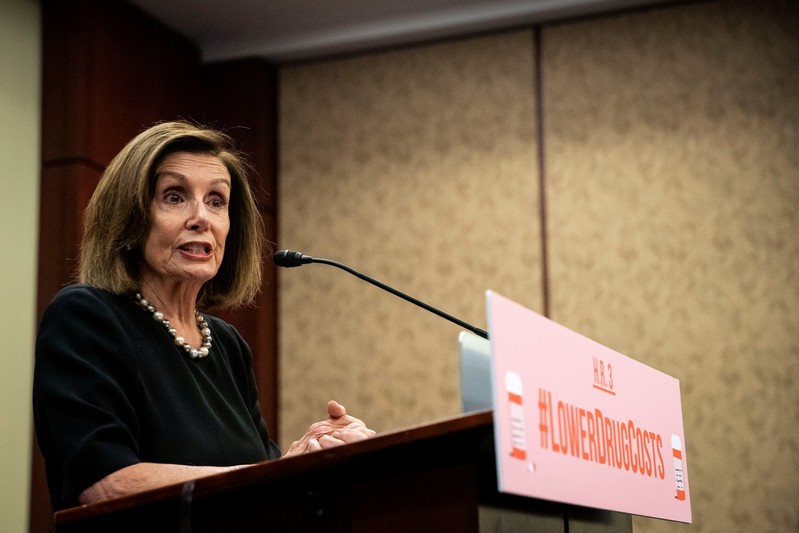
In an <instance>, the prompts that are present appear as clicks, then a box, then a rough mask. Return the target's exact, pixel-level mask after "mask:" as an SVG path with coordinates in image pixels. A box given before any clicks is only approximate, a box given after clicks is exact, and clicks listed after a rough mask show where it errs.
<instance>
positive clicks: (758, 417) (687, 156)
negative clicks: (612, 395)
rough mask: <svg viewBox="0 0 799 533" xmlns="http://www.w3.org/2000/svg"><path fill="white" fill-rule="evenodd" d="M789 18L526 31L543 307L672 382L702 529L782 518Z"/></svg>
mask: <svg viewBox="0 0 799 533" xmlns="http://www.w3.org/2000/svg"><path fill="white" fill-rule="evenodd" d="M798 17H799V10H798V9H797V7H796V4H795V3H789V2H766V3H756V4H755V3H750V2H711V3H705V4H699V5H691V6H682V7H673V8H667V9H657V10H653V11H649V12H643V13H638V14H628V15H623V16H614V17H605V18H602V19H597V20H589V21H581V22H576V23H564V24H561V25H554V26H552V27H549V28H547V29H546V30H545V31H544V34H543V45H542V46H543V57H544V72H543V80H544V95H543V97H544V109H545V117H546V118H545V121H546V124H547V125H548V128H547V134H546V146H547V148H548V151H547V162H548V167H547V178H548V179H547V190H548V196H547V199H548V206H549V208H550V211H549V212H550V218H549V219H548V224H549V228H550V240H549V241H550V252H551V254H550V257H551V263H550V274H551V278H550V281H551V290H552V314H553V318H554V319H555V320H557V321H559V322H561V323H563V324H564V325H567V326H569V327H571V328H573V329H575V330H577V331H580V332H581V333H584V334H586V335H587V336H589V337H592V338H594V339H596V340H598V341H600V342H603V343H604V344H606V345H608V346H610V347H612V348H614V349H617V350H619V351H621V352H623V353H626V354H629V355H630V356H632V357H635V358H636V359H638V360H640V361H642V362H644V363H646V364H649V365H651V366H654V367H656V368H659V369H661V370H663V371H665V372H667V373H669V374H671V375H673V376H675V377H677V378H679V379H680V380H681V387H682V394H683V411H684V413H685V424H686V427H685V431H686V440H687V450H688V454H687V459H688V463H687V465H688V469H689V472H690V476H691V477H690V480H691V489H692V502H693V510H694V517H695V529H696V530H699V531H732V530H768V531H788V530H790V529H792V528H795V527H796V525H797V524H798V523H799V515H798V514H797V510H796V505H795V502H796V501H799V483H797V481H796V480H797V479H799V458H797V455H796V453H795V450H796V449H797V447H799V434H797V432H796V428H795V421H796V420H797V418H798V417H799V407H797V405H799V404H797V401H796V400H797V398H799V380H797V377H799V337H797V333H796V332H797V331H799V318H798V317H799V276H798V275H797V273H799V239H797V235H799V210H797V209H796V206H797V205H799V165H798V164H797V163H799V159H798V158H797V150H796V146H799V130H797V124H799V101H798V100H797V96H796V95H797V94H799V75H797V73H796V72H797V70H796V68H795V67H796V65H799V38H798V37H797V35H799V34H798V33H797V21H798V20H799V18H798ZM789 421H793V422H789ZM792 450H793V452H792ZM635 527H636V530H637V531H667V530H668V531H670V530H672V529H675V528H679V527H680V526H678V525H676V524H671V523H667V522H656V521H649V520H643V519H636V525H635Z"/></svg>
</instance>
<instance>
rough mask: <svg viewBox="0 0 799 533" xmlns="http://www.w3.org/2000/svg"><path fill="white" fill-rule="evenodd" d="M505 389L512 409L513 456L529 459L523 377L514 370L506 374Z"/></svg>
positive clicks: (522, 459) (511, 434)
mask: <svg viewBox="0 0 799 533" xmlns="http://www.w3.org/2000/svg"><path fill="white" fill-rule="evenodd" d="M505 390H506V391H507V392H508V408H509V411H510V436H511V447H512V450H511V457H515V458H516V459H519V460H521V461H524V460H526V459H527V442H526V438H525V432H524V401H523V396H522V378H521V377H520V376H519V374H517V373H516V372H513V371H510V370H509V371H508V372H507V373H506V374H505Z"/></svg>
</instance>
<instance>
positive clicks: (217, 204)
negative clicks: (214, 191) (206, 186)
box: [209, 196, 227, 209]
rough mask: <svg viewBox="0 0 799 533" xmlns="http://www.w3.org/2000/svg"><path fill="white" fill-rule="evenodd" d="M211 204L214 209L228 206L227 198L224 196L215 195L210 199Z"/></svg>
mask: <svg viewBox="0 0 799 533" xmlns="http://www.w3.org/2000/svg"><path fill="white" fill-rule="evenodd" d="M209 204H210V206H211V207H213V208H214V209H222V208H224V207H225V206H227V199H226V198H225V197H223V196H213V197H212V198H211V200H210V201H209Z"/></svg>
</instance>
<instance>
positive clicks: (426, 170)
mask: <svg viewBox="0 0 799 533" xmlns="http://www.w3.org/2000/svg"><path fill="white" fill-rule="evenodd" d="M532 46H533V45H532V37H531V33H530V32H521V33H515V34H510V35H503V36H500V37H489V38H481V39H474V40H466V41H461V42H457V43H448V44H440V45H436V46H429V47H423V48H415V49H409V50H402V51H397V52H391V53H385V54H379V55H370V56H366V57H359V58H354V59H347V60H340V61H334V62H328V63H321V64H315V65H310V66H299V67H294V68H288V69H286V70H284V71H283V72H282V75H281V80H280V81H281V92H280V98H281V106H280V107H281V109H280V121H281V128H280V137H281V145H280V192H279V194H280V199H281V202H280V224H281V233H280V236H279V239H278V247H280V248H292V249H296V250H301V251H304V252H306V253H308V254H311V255H314V256H317V257H326V258H329V259H334V260H339V261H342V262H344V263H347V264H349V265H350V266H352V267H353V268H356V269H357V270H360V271H362V272H364V273H366V274H369V275H371V276H373V277H375V278H377V279H379V280H381V281H383V282H385V283H387V284H389V285H392V286H393V287H395V288H397V289H399V290H402V291H404V292H407V293H409V294H412V295H415V296H417V297H419V298H421V299H423V300H425V301H427V302H428V303H430V304H431V305H434V306H438V307H441V308H443V309H445V310H446V311H448V312H450V313H452V314H454V315H456V316H458V317H460V318H462V319H464V320H466V321H467V322H470V323H473V324H475V325H477V326H478V327H485V323H486V319H485V304H484V295H483V293H484V291H485V289H486V288H488V287H491V288H494V289H496V290H498V291H500V292H504V293H507V294H513V295H514V296H515V297H517V298H518V299H519V300H520V301H522V302H523V303H524V304H525V305H527V306H530V307H532V308H539V307H540V301H541V289H540V287H541V282H540V278H541V274H540V263H541V262H540V243H539V233H540V230H539V227H538V224H537V223H536V221H535V220H532V221H531V220H530V217H529V216H528V213H529V212H531V211H534V210H535V209H536V208H537V205H538V189H537V186H536V183H537V182H536V181H535V176H536V172H535V168H536V158H535V121H534V119H533V115H534V114H533V93H532V91H531V80H532V77H533V74H532V62H531V61H530V56H531V49H532ZM280 294H281V296H280V316H281V322H280V350H281V351H280V354H281V359H280V364H281V367H280V373H281V374H280V399H281V421H282V428H281V432H280V434H281V442H282V443H283V445H284V446H285V445H286V444H287V443H289V442H291V440H292V439H294V438H296V437H298V436H299V435H301V434H302V432H303V431H304V429H305V428H306V427H307V425H308V424H309V423H310V422H313V421H314V420H316V419H318V418H319V417H320V415H324V413H325V411H324V407H325V404H326V403H327V400H328V399H330V398H335V399H338V400H339V401H341V402H342V403H344V404H345V405H346V406H348V407H349V408H350V411H351V412H352V414H355V415H357V416H359V417H362V418H365V419H366V420H368V421H369V424H370V425H371V426H373V427H374V428H376V429H379V430H387V429H396V428H399V427H403V426H408V425H411V424H417V423H421V422H426V421H430V420H433V419H436V418H441V417H444V416H451V415H455V414H457V413H458V412H459V409H460V404H459V384H458V377H457V376H458V373H457V335H458V332H459V331H460V328H459V327H458V326H456V325H453V324H450V323H449V322H446V321H444V320H443V319H441V318H438V317H436V316H434V315H430V314H428V313H427V312H426V311H423V310H421V309H419V308H417V307H415V306H413V305H411V304H409V303H407V302H405V301H403V300H400V299H398V298H396V297H394V296H392V295H390V294H388V293H384V292H382V291H380V290H379V289H377V288H376V287H373V286H371V285H368V284H366V283H365V282H363V281H361V280H359V279H357V278H355V277H353V276H350V275H349V274H347V273H345V272H342V271H340V270H337V269H335V268H332V267H328V266H324V265H308V266H305V267H302V268H299V269H293V270H290V271H288V270H283V271H281V276H280ZM309 406H312V407H313V408H314V409H315V411H312V412H309Z"/></svg>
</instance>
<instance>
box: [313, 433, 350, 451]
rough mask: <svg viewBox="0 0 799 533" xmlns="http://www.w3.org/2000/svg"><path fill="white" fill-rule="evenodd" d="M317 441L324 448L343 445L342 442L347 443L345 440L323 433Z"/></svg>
mask: <svg viewBox="0 0 799 533" xmlns="http://www.w3.org/2000/svg"><path fill="white" fill-rule="evenodd" d="M317 442H318V444H319V446H320V447H321V448H322V449H326V448H335V447H336V446H341V445H342V444H346V442H345V441H343V440H341V439H337V438H335V437H332V436H330V435H323V436H322V437H320V438H319V440H318V441H317Z"/></svg>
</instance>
